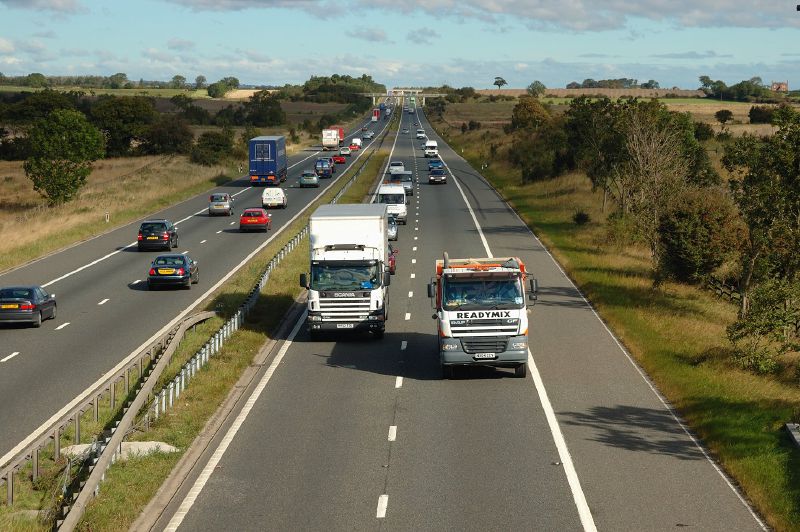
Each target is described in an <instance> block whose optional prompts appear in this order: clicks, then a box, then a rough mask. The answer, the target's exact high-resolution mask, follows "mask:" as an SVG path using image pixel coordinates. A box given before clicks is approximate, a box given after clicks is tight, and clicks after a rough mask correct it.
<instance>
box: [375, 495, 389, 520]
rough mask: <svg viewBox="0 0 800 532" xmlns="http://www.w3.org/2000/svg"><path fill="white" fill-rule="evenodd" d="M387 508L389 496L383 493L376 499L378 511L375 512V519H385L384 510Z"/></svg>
mask: <svg viewBox="0 0 800 532" xmlns="http://www.w3.org/2000/svg"><path fill="white" fill-rule="evenodd" d="M388 507H389V496H388V495H386V494H385V493H384V494H383V495H381V496H380V497H378V509H377V511H376V512H375V517H377V518H378V519H383V518H384V517H386V508H388Z"/></svg>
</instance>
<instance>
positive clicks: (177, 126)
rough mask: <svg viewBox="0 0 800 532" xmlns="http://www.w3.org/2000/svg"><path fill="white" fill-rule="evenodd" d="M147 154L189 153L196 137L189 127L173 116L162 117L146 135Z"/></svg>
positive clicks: (143, 146)
mask: <svg viewBox="0 0 800 532" xmlns="http://www.w3.org/2000/svg"><path fill="white" fill-rule="evenodd" d="M144 140H145V142H144V144H143V145H142V148H141V149H142V151H143V152H145V153H151V154H159V153H189V151H190V150H191V149H192V141H193V140H194V135H193V134H192V131H191V130H190V129H189V126H188V125H187V124H186V122H184V121H183V120H181V119H180V118H178V119H176V118H175V117H173V116H168V115H161V116H160V117H159V118H158V120H156V122H155V123H153V124H151V125H150V127H149V128H148V129H147V131H145V133H144Z"/></svg>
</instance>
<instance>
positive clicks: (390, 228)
mask: <svg viewBox="0 0 800 532" xmlns="http://www.w3.org/2000/svg"><path fill="white" fill-rule="evenodd" d="M397 233H398V230H397V218H395V217H394V216H393V215H391V214H390V215H389V218H388V223H387V225H386V236H387V237H388V238H389V240H397Z"/></svg>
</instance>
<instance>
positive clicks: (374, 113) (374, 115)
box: [372, 109, 381, 122]
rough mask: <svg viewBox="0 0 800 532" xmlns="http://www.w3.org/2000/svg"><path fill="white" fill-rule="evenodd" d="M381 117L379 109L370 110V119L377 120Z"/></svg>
mask: <svg viewBox="0 0 800 532" xmlns="http://www.w3.org/2000/svg"><path fill="white" fill-rule="evenodd" d="M380 119H381V110H380V109H373V110H372V121H373V122H377V121H378V120H380Z"/></svg>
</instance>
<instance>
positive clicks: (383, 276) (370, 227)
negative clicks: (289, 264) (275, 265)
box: [300, 204, 390, 338]
mask: <svg viewBox="0 0 800 532" xmlns="http://www.w3.org/2000/svg"><path fill="white" fill-rule="evenodd" d="M387 218H388V213H387V208H386V205H382V204H342V205H322V206H320V207H319V208H318V209H317V210H316V211H314V214H312V215H311V218H310V220H309V240H310V250H311V257H310V258H311V261H310V262H311V271H310V273H309V274H301V275H300V285H301V286H303V287H304V288H307V289H308V317H307V318H306V325H307V326H308V330H309V333H310V334H311V335H312V336H313V335H315V334H316V333H320V332H324V331H371V332H372V333H373V334H374V335H375V336H377V337H378V338H380V337H382V336H383V333H384V330H385V322H386V315H387V306H388V303H389V299H388V298H389V292H388V287H389V280H390V274H389V242H388V238H387V232H386V225H387Z"/></svg>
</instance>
